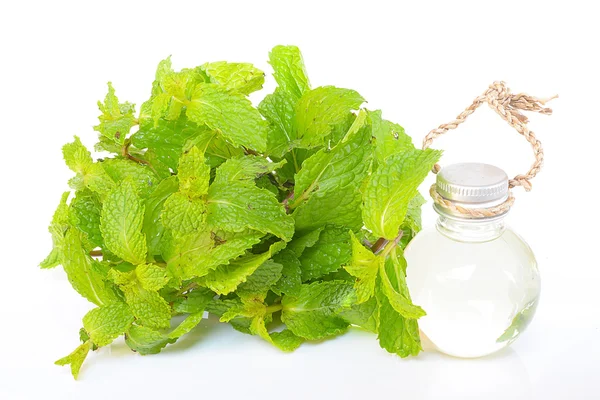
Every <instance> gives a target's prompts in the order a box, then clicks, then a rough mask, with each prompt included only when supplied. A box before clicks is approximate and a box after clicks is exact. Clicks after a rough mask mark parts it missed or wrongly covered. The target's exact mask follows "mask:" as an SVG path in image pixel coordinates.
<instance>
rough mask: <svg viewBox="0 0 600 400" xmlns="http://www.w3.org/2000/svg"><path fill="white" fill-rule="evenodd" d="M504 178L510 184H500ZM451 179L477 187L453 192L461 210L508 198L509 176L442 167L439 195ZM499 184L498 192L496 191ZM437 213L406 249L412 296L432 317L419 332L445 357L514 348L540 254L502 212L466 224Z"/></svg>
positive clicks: (529, 306) (475, 167)
mask: <svg viewBox="0 0 600 400" xmlns="http://www.w3.org/2000/svg"><path fill="white" fill-rule="evenodd" d="M499 176H500V177H499ZM504 179H505V180H506V186H503V185H502V184H501V182H500V181H504ZM440 180H442V182H441V185H440ZM446 181H448V182H449V184H450V185H456V187H463V188H464V187H467V188H468V187H469V186H471V187H472V188H474V190H454V191H455V192H460V193H459V195H456V196H454V197H455V198H457V197H458V198H459V199H460V200H461V201H462V202H461V203H460V204H461V205H463V206H464V205H465V204H476V205H477V206H476V207H477V208H482V204H484V205H483V207H486V206H490V204H494V202H495V203H496V204H498V202H499V203H502V202H503V201H504V200H505V199H506V194H503V193H504V191H506V193H508V183H507V182H508V179H507V177H506V174H505V173H504V172H503V171H502V170H500V169H498V168H496V167H492V166H489V165H485V164H457V165H452V166H449V167H447V168H444V169H443V170H442V171H441V172H440V174H439V175H438V190H439V188H440V187H442V188H444V189H448V188H449V186H448V185H444V183H446ZM494 185H496V186H498V188H499V189H498V191H496V190H495V189H490V186H492V187H493V186H494ZM481 187H484V189H485V190H483V192H485V193H487V194H486V196H484V200H485V202H482V201H480V200H481V195H480V193H481V190H478V188H481ZM442 190H443V189H442ZM449 191H450V193H447V192H442V193H443V194H442V193H440V194H442V195H443V196H444V197H446V196H448V197H453V192H452V191H453V188H452V187H450V188H449ZM496 192H497V197H498V198H497V199H496V200H494V199H493V197H494V196H496V194H495V193H496ZM461 193H462V197H461V196H460V194H461ZM464 193H467V194H466V195H464ZM489 193H492V195H491V196H490V195H489ZM452 200H454V199H452ZM465 200H471V203H468V202H466V201H465ZM474 207H475V206H474ZM436 210H437V211H438V213H440V217H439V219H438V222H437V225H436V227H434V228H431V229H428V230H424V231H422V232H420V233H419V234H418V235H417V236H416V237H415V238H414V239H413V241H412V242H411V243H410V244H409V246H408V247H407V249H406V251H405V257H406V260H407V262H408V269H407V283H408V287H409V289H410V294H411V296H412V299H413V302H414V303H415V304H418V305H420V306H421V307H423V309H424V310H425V311H426V312H427V315H426V316H424V317H423V318H421V319H420V320H419V327H420V329H421V331H422V332H423V334H424V335H425V336H427V337H428V339H429V340H430V341H431V342H432V343H433V344H434V345H435V346H436V347H437V348H438V349H439V350H440V351H441V352H443V353H446V354H450V355H453V356H457V357H479V356H484V355H487V354H490V353H494V352H496V351H498V350H500V349H502V348H504V347H506V346H508V345H509V344H510V343H512V342H513V341H514V340H515V339H516V338H517V337H518V336H519V335H520V334H521V333H522V332H523V330H524V329H525V328H526V327H527V325H528V324H529V322H530V321H531V319H532V318H533V314H534V312H535V308H536V306H537V301H538V297H539V294H540V278H539V273H538V269H537V264H536V261H535V257H534V255H533V253H532V251H531V249H530V248H529V246H528V245H527V244H526V243H525V242H524V241H523V240H522V239H521V238H520V237H519V236H518V235H517V234H515V233H514V232H513V231H512V230H510V229H508V228H506V227H505V225H504V215H502V216H499V217H495V218H480V219H466V218H463V217H460V216H458V215H449V214H448V213H447V212H445V211H444V210H443V209H441V207H438V206H436Z"/></svg>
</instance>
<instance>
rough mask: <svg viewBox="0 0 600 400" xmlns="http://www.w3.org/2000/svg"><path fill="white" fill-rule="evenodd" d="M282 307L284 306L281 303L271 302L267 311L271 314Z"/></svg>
mask: <svg viewBox="0 0 600 400" xmlns="http://www.w3.org/2000/svg"><path fill="white" fill-rule="evenodd" d="M282 309H283V306H282V305H281V303H276V304H271V305H270V306H267V313H269V314H271V313H274V312H277V311H280V310H282Z"/></svg>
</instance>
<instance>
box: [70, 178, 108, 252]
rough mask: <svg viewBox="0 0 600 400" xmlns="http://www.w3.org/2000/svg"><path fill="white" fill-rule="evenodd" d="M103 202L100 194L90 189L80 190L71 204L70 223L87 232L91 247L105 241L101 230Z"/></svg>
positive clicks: (100, 244)
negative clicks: (99, 196)
mask: <svg viewBox="0 0 600 400" xmlns="http://www.w3.org/2000/svg"><path fill="white" fill-rule="evenodd" d="M101 210H102V204H101V203H100V199H99V198H98V195H97V194H96V193H94V192H92V191H91V190H89V189H84V190H81V191H78V192H77V193H76V195H75V198H74V199H73V201H71V205H70V213H69V219H70V223H71V224H72V225H73V226H74V227H76V228H77V229H79V230H80V231H81V232H83V233H85V234H86V238H87V241H88V242H89V243H90V247H91V248H95V247H99V246H102V244H103V243H104V241H103V239H102V233H101V232H100V212H101Z"/></svg>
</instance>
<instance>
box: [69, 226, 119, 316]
mask: <svg viewBox="0 0 600 400" xmlns="http://www.w3.org/2000/svg"><path fill="white" fill-rule="evenodd" d="M64 246H65V247H64V256H63V257H62V260H61V264H62V265H63V268H64V270H65V272H66V273H67V277H68V278H69V282H70V283H71V285H72V286H73V289H75V290H76V291H77V293H79V294H80V295H82V296H83V297H85V298H86V299H88V300H89V301H91V302H92V303H94V304H96V305H98V306H101V305H104V304H110V303H113V302H115V301H117V300H118V297H117V295H116V294H115V292H114V290H113V288H112V287H111V285H110V283H109V282H105V281H104V277H103V275H102V273H101V272H100V268H99V267H98V264H99V263H98V262H97V261H95V260H94V259H93V258H92V257H90V256H89V254H88V253H87V252H86V250H85V249H84V248H83V244H82V242H81V233H80V232H79V231H78V230H74V229H69V230H68V231H67V233H66V235H65V243H64Z"/></svg>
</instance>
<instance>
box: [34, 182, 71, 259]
mask: <svg viewBox="0 0 600 400" xmlns="http://www.w3.org/2000/svg"><path fill="white" fill-rule="evenodd" d="M69 194H70V193H69V192H64V193H63V194H62V196H61V199H60V203H59V204H58V207H57V208H56V211H54V215H53V216H52V221H51V222H50V226H48V232H50V234H51V235H52V245H53V247H52V251H51V252H50V254H49V255H48V256H47V257H46V259H45V260H44V261H42V262H41V263H40V267H42V268H53V267H56V266H57V265H58V264H60V263H61V259H62V257H63V252H64V247H65V232H66V231H67V229H68V228H69V226H70V222H69V206H68V205H67V200H68V198H69Z"/></svg>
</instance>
